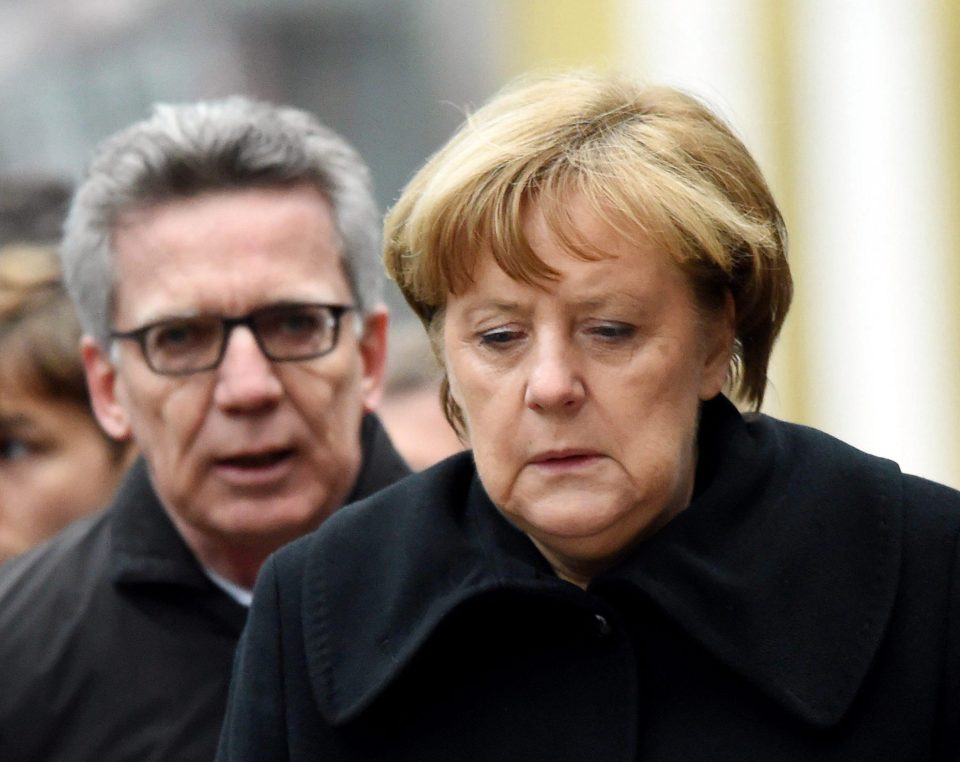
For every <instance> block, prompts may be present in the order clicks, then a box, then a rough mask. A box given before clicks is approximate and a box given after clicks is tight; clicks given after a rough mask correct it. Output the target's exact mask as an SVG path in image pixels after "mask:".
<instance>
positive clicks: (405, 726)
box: [218, 75, 960, 762]
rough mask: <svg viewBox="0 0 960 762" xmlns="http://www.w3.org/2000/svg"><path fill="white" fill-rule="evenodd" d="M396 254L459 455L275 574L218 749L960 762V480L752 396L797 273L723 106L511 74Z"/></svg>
mask: <svg viewBox="0 0 960 762" xmlns="http://www.w3.org/2000/svg"><path fill="white" fill-rule="evenodd" d="M384 237H385V240H386V260H387V270H388V273H389V274H390V275H392V276H393V277H394V278H395V280H396V282H397V284H398V285H399V287H400V289H401V291H402V292H403V294H404V296H405V297H406V298H407V300H408V302H409V303H410V304H411V306H412V307H413V308H414V310H415V311H416V312H417V314H418V315H419V316H420V318H421V320H422V321H423V323H424V326H425V328H426V330H427V332H428V334H429V335H430V337H431V339H432V341H433V342H434V345H435V346H436V347H437V350H438V354H439V356H440V357H441V358H442V361H443V367H444V371H445V380H446V384H445V396H446V399H447V410H448V411H449V412H450V417H451V421H452V422H453V423H454V425H455V426H456V427H457V428H458V430H459V431H460V432H461V433H462V434H463V436H464V438H465V440H466V441H467V442H468V443H469V446H470V448H471V450H472V451H471V452H468V453H464V454H462V455H455V456H453V457H451V458H448V459H447V460H445V461H443V462H442V463H439V464H437V465H436V466H434V467H433V468H430V469H427V470H426V471H423V472H421V473H419V474H415V475H413V476H412V477H410V478H408V479H406V480H404V481H403V482H401V483H399V484H397V485H394V486H393V487H391V488H388V489H386V490H384V491H382V492H380V493H379V494H377V495H374V496H373V497H371V498H369V499H367V500H364V501H362V502H360V503H358V504H357V505H354V506H352V507H351V510H349V511H344V512H343V513H340V514H338V515H336V516H334V517H333V518H332V519H331V520H330V521H329V522H327V523H326V524H325V525H324V526H323V527H321V528H320V529H319V530H318V531H317V532H315V533H313V534H312V535H310V536H309V537H307V538H304V539H302V540H300V541H298V542H296V543H292V544H291V545H289V546H288V547H286V548H284V549H283V550H281V551H280V552H278V553H276V554H275V555H274V556H273V557H272V558H271V560H270V562H269V563H268V564H267V565H266V566H264V569H263V572H262V573H261V575H260V577H259V579H258V581H257V590H256V594H255V599H254V606H253V609H252V611H251V613H250V619H249V621H248V623H247V628H246V630H245V633H244V636H243V640H242V642H241V645H240V647H239V650H238V653H237V660H236V667H235V678H234V682H233V685H232V686H231V696H230V703H229V709H228V712H227V719H226V721H225V723H224V731H223V738H222V739H221V745H220V751H219V755H218V759H219V760H222V761H223V762H227V761H229V762H241V761H246V760H249V761H250V762H253V760H264V759H323V760H338V761H339V762H346V760H350V761H351V762H358V761H359V760H369V761H373V760H391V761H392V762H400V761H401V760H411V761H412V760H418V761H422V760H457V761H458V762H466V761H467V760H484V761H486V760H525V761H528V762H529V761H532V760H543V761H544V762H548V761H549V762H567V761H571V762H572V761H577V762H585V761H588V760H603V762H619V761H621V760H622V761H623V762H628V761H633V760H669V761H670V762H681V761H682V760H689V761H691V762H692V761H694V760H696V761H697V762H699V761H701V760H711V762H719V761H720V760H729V761H731V762H732V761H734V760H736V761H737V762H740V761H741V760H776V761H777V762H787V761H793V762H800V761H801V760H803V761H804V762H806V761H809V760H818V762H825V761H827V760H835V761H836V762H841V761H843V762H846V761H847V760H898V761H900V762H905V761H906V760H915V761H917V762H919V761H920V760H925V761H929V760H941V761H942V762H948V761H951V762H955V760H957V759H960V637H958V636H960V493H958V492H957V491H955V490H953V489H950V488H948V487H946V486H943V485H939V484H936V483H933V482H930V481H927V480H924V479H921V478H918V477H916V476H910V475H905V474H903V473H902V472H901V470H900V468H899V467H898V466H897V464H896V463H893V462H891V461H889V460H885V459H883V458H879V457H875V456H873V455H868V454H866V453H864V452H861V451H859V450H856V449H855V448H853V447H850V446H849V445H847V444H844V443H843V442H840V441H838V440H836V439H834V438H832V437H830V436H829V435H827V434H824V433H822V432H818V431H815V430H813V429H810V428H807V427H803V426H798V425H795V424H790V423H786V422H783V421H778V420H775V419H773V418H770V417H767V416H764V415H760V414H758V413H742V412H741V410H740V409H738V407H736V406H735V405H734V403H733V401H732V400H734V399H736V400H739V401H740V402H741V404H742V405H743V406H744V407H746V408H750V409H753V410H756V409H758V408H759V407H760V404H761V402H762V399H763V395H764V391H765V388H766V384H767V364H768V361H769V357H770V352H771V349H772V347H773V344H774V341H775V339H776V337H777V335H778V333H779V330H780V327H781V325H782V323H783V320H784V317H785V316H786V313H787V309H788V307H789V304H790V300H791V295H792V280H791V275H790V268H789V266H788V263H787V258H786V231H785V228H784V224H783V220H782V218H781V215H780V212H779V210H778V208H777V205H776V203H775V201H774V199H773V197H772V196H771V194H770V191H769V189H768V187H767V184H766V181H765V180H764V178H763V176H762V174H761V172H760V170H759V168H758V167H757V165H756V163H755V162H754V161H753V159H752V157H751V156H750V155H749V153H748V152H747V150H746V148H745V147H744V146H743V144H742V143H741V142H740V140H739V139H738V138H737V137H736V136H735V135H734V133H733V132H732V131H731V129H730V128H729V127H728V126H727V125H726V124H725V123H724V122H722V121H721V120H720V119H719V118H718V117H717V116H716V115H715V114H714V113H713V112H711V111H710V110H709V109H708V108H706V107H705V106H704V105H703V104H701V103H700V102H699V101H697V100H696V99H694V98H692V97H690V96H688V95H686V94H684V93H681V92H678V91H676V90H673V89H670V88H658V87H646V86H640V85H635V84H634V83H631V82H629V81H625V80H621V79H617V78H613V77H609V78H608V77H591V76H581V75H567V76H559V75H558V76H555V77H552V78H547V79H543V80H537V81H533V82H524V83H522V84H519V85H516V86H514V87H513V88H510V89H509V90H508V91H506V92H504V93H501V94H500V95H499V96H497V97H495V98H494V100H493V101H492V102H490V103H489V104H487V105H486V106H485V107H483V108H482V109H480V110H479V111H477V112H476V113H475V114H473V115H471V116H470V117H469V118H468V119H467V121H466V122H465V124H464V125H463V127H462V128H461V129H460V131H459V132H458V133H457V134H456V135H455V136H454V138H453V139H452V140H451V141H450V142H449V143H448V144H447V145H446V146H445V147H444V148H442V149H441V150H440V151H439V152H438V153H437V154H436V155H434V156H433V157H432V158H431V159H430V160H429V161H428V163H427V164H426V165H425V167H424V168H423V169H422V170H421V171H420V172H418V173H417V174H416V175H415V176H414V178H413V179H412V180H411V182H410V183H409V184H408V186H407V187H406V189H405V190H404V191H403V193H402V194H401V196H400V198H399V200H398V201H397V203H396V205H395V206H394V208H393V210H392V211H391V212H390V213H389V214H388V216H387V220H386V226H385V231H384ZM877 412H878V415H882V414H883V411H877Z"/></svg>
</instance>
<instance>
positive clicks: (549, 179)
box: [384, 73, 793, 431]
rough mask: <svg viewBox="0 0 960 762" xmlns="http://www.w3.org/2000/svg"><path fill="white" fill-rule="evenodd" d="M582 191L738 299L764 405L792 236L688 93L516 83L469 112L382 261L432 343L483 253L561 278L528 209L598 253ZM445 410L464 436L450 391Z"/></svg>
mask: <svg viewBox="0 0 960 762" xmlns="http://www.w3.org/2000/svg"><path fill="white" fill-rule="evenodd" d="M574 195H576V196H578V197H580V198H584V199H586V201H587V202H588V203H589V204H590V206H591V209H592V211H594V212H595V213H596V215H597V216H598V217H599V218H600V219H601V220H603V221H605V222H606V223H607V224H609V225H610V226H611V227H612V228H613V229H614V230H616V231H617V232H618V233H619V234H620V235H622V236H624V237H626V238H627V239H630V238H640V237H643V238H644V239H646V240H650V241H652V242H653V243H654V244H655V245H657V246H658V247H659V248H661V249H663V250H664V251H666V252H668V253H669V254H670V255H671V256H672V257H673V258H674V260H675V261H676V262H677V264H678V265H679V266H680V267H681V269H682V270H683V271H684V272H685V273H686V275H687V277H688V279H689V283H690V285H691V287H692V289H693V292H694V294H695V295H696V297H697V300H698V303H699V305H700V306H701V308H702V309H704V310H711V309H714V308H717V307H719V306H720V305H722V304H723V303H724V301H725V299H726V294H727V293H728V292H729V293H730V294H731V296H732V297H733V301H734V304H735V307H736V342H735V348H734V357H733V359H732V361H731V374H730V389H731V391H732V393H733V395H734V396H735V397H737V398H738V399H740V400H741V401H743V402H746V403H748V404H751V405H753V406H754V407H757V408H758V407H759V406H760V404H761V402H762V401H763V394H764V390H765V387H766V382H767V365H768V362H769V358H770V352H771V350H772V348H773V343H774V341H775V339H776V337H777V334H778V333H779V331H780V328H781V326H782V324H783V320H784V317H785V316H786V313H787V309H788V307H789V304H790V299H791V296H792V288H793V287H792V280H791V276H790V269H789V267H788V264H787V259H786V230H785V228H784V224H783V219H782V217H781V215H780V211H779V210H778V208H777V205H776V203H775V201H774V199H773V197H772V195H771V193H770V190H769V188H768V187H767V184H766V181H765V180H764V178H763V175H762V174H761V172H760V169H759V168H758V167H757V164H756V162H755V161H754V160H753V158H752V157H751V156H750V154H749V153H748V152H747V149H746V148H745V147H744V145H743V144H742V143H741V141H740V140H739V139H738V138H737V137H736V135H734V133H733V131H732V130H731V129H730V127H728V126H727V125H726V124H725V123H724V122H723V121H722V120H721V119H720V118H719V117H717V116H716V115H715V114H714V113H712V112H711V111H710V110H709V109H708V108H707V107H705V106H704V105H703V104H702V103H700V102H699V101H698V100H697V99H695V98H693V97H691V96H689V95H687V94H684V93H682V92H680V91H678V90H675V89H672V88H667V87H652V86H643V85H638V84H635V83H632V82H630V81H627V80H624V79H620V78H615V77H602V76H594V75H590V74H579V73H577V74H563V75H556V76H550V77H545V78H538V79H535V80H526V79H525V80H521V81H519V82H517V83H515V84H513V85H512V86H510V87H508V88H507V89H505V90H504V91H502V92H501V93H500V94H499V95H497V96H496V97H494V98H493V100H491V101H490V102H489V103H488V104H487V105H485V106H484V107H482V108H481V109H479V110H478V111H476V112H475V113H474V114H472V115H471V116H469V117H468V118H467V120H466V121H465V122H464V124H463V125H462V126H461V127H460V129H459V130H458V131H457V133H456V134H455V135H454V136H453V138H452V139H451V140H450V141H449V142H448V143H447V144H446V145H445V146H444V147H443V148H442V149H441V150H440V151H439V152H437V153H436V154H435V155H434V156H433V157H431V159H430V160H429V161H428V162H427V164H426V165H425V166H424V167H423V168H422V169H421V170H420V171H419V172H418V173H417V174H416V175H415V176H414V177H413V179H412V180H411V181H410V183H409V184H408V185H407V187H406V188H405V189H404V191H403V193H402V194H401V196H400V198H399V200H398V201H397V203H396V204H395V205H394V206H393V208H392V209H391V210H390V212H389V213H388V215H387V218H386V226H385V231H384V238H385V261H386V267H387V271H388V273H389V274H390V276H391V277H392V278H393V279H394V280H395V281H396V283H397V285H398V286H399V287H400V290H401V292H402V293H403V295H404V297H405V298H406V300H407V302H408V303H409V304H410V305H411V307H412V308H413V309H414V311H415V312H416V313H417V315H418V316H419V317H420V319H421V320H422V321H423V323H424V325H425V326H426V327H427V330H428V332H429V333H430V334H431V336H432V337H433V338H434V339H436V337H437V336H438V335H439V330H440V324H441V322H442V320H441V318H442V312H443V308H444V305H445V302H446V298H447V294H448V293H458V292H460V291H461V290H462V289H463V288H464V287H466V286H467V285H468V284H469V282H470V279H471V276H472V272H473V268H474V266H475V263H476V261H477V258H478V256H479V254H480V253H481V252H482V251H490V252H491V253H492V255H493V256H494V258H495V259H496V262H497V264H498V265H499V266H500V267H501V268H502V269H503V271H504V272H505V273H507V274H508V275H509V276H510V277H512V278H515V279H517V280H519V281H522V282H528V283H533V282H537V281H541V280H543V279H548V280H549V279H551V278H555V277H556V275H557V273H556V272H555V271H554V270H552V268H550V267H548V266H547V265H546V264H545V263H544V262H543V261H541V260H540V259H539V258H538V257H537V256H536V254H535V253H534V252H533V251H532V249H531V247H530V245H529V244H528V242H527V240H526V238H525V236H524V233H523V223H524V214H525V211H526V210H527V209H529V208H530V206H531V205H536V206H537V207H538V208H539V209H540V211H541V212H542V213H543V215H544V216H545V218H546V220H547V223H548V225H549V226H550V227H551V229H552V230H553V231H554V232H555V233H556V234H557V236H558V238H559V239H560V240H561V242H562V243H563V244H564V246H565V247H566V248H568V249H569V250H570V252H571V254H573V255H574V256H579V257H581V258H584V259H595V258H598V257H602V256H603V252H598V251H595V250H592V249H591V247H590V244H589V242H588V241H584V240H582V239H581V238H580V237H579V236H578V233H577V230H576V228H575V226H574V224H573V221H572V219H571V216H570V213H569V201H570V199H571V197H573V196H574ZM444 404H445V408H446V410H447V415H448V417H449V418H450V419H451V423H453V424H454V426H455V427H456V428H458V430H461V431H462V423H463V421H462V417H461V413H460V411H459V410H458V409H457V407H456V405H455V403H453V401H452V398H451V397H450V395H449V392H448V390H447V388H446V386H445V387H444Z"/></svg>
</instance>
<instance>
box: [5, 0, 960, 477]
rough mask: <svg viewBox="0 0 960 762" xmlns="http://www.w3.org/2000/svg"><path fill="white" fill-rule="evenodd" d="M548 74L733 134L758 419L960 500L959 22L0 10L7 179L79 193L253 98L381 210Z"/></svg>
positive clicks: (938, 16) (350, 10)
mask: <svg viewBox="0 0 960 762" xmlns="http://www.w3.org/2000/svg"><path fill="white" fill-rule="evenodd" d="M557 66H585V67H591V68H599V69H604V70H618V71H623V72H626V73H628V74H631V75H634V76H636V77H639V78H643V79H647V80H650V81H656V82H664V83H669V84H674V85H678V86H681V87H683V88H685V89H688V90H690V91H692V92H694V93H696V94H698V95H700V96H701V97H703V98H704V99H705V100H707V101H708V102H709V103H710V104H711V105H713V106H714V107H715V108H716V109H718V110H719V111H720V112H721V113H722V114H723V115H724V116H726V117H727V119H728V120H729V121H730V122H732V124H733V125H734V126H735V127H736V129H737V130H738V131H739V132H740V134H741V135H742V136H743V137H744V139H745V141H746V142H747V144H748V146H749V147H750V148H751V149H752V150H753V152H754V154H755V155H756V156H757V157H758V159H759V161H760V163H761V165H762V166H763V168H764V169H765V171H766V172H767V175H768V177H769V178H770V180H771V183H772V185H773V187H774V191H775V193H776V195H777V197H778V198H779V199H780V202H781V206H782V208H783V210H784V213H785V216H786V218H787V223H788V226H789V228H790V231H791V240H792V254H791V260H792V264H793V268H794V274H795V278H796V286H797V296H796V300H795V303H794V307H793V310H792V312H791V315H790V316H789V317H788V320H787V327H786V329H785V334H784V336H783V338H782V339H781V342H780V345H779V348H778V349H777V351H776V353H775V356H774V367H773V370H772V374H771V376H772V386H771V389H770V391H769V392H768V400H767V403H766V409H767V410H768V411H769V412H771V413H773V414H776V415H778V416H780V417H783V418H786V419H789V420H793V421H798V422H802V423H808V424H810V425H813V426H816V427H818V428H821V429H823V430H825V431H827V432H830V433H832V434H835V435H836V436H839V437H841V438H842V439H845V440H847V441H849V442H851V443H853V444H854V445H857V446H859V447H861V448H862V449H864V450H867V451H869V452H873V453H877V454H881V455H885V456H888V457H890V458H893V459H895V460H897V461H899V462H900V463H901V465H902V466H903V468H904V469H905V470H907V471H910V472H913V473H918V474H921V475H924V476H928V477H930V478H934V479H937V480H939V481H943V482H946V483H948V484H951V485H953V486H956V487H960V308H958V303H960V214H958V210H960V0H312V1H311V0H229V1H228V0H206V1H205V2H203V3H199V2H195V0H31V1H30V2H24V1H23V0H0V103H2V104H3V108H2V109H0V172H27V173H33V172H43V173H51V174H66V175H67V176H69V177H76V176H77V175H78V174H79V172H80V171H81V169H82V166H83V162H84V160H85V158H86V156H87V155H88V153H89V151H90V149H91V148H92V146H93V145H94V144H95V143H96V142H97V141H98V140H99V139H100V138H102V137H103V136H105V135H106V134H108V133H110V132H112V131H113V130H115V129H117V128H119V127H120V126H123V125H124V124H126V123H128V122H130V121H133V120H134V119H137V118H139V117H141V116H143V115H145V114H146V113H147V110H148V108H149V105H150V104H151V103H153V102H155V101H176V100H186V99H194V98H200V97H213V96H219V95H225V94H229V93H234V92H242V93H247V94H250V95H253V96H257V97H262V98H266V99H270V100H275V101H281V102H287V103H292V104H295V105H298V106H300V107H303V108H308V109H310V110H312V111H314V112H315V113H317V114H318V115H319V116H320V117H321V118H322V119H323V120H325V121H326V122H328V123H329V124H330V125H331V126H333V127H334V128H335V129H338V130H340V131H341V132H343V133H344V134H345V135H347V136H348V137H349V138H350V139H351V140H352V141H353V142H354V143H355V144H356V145H357V147H358V148H359V149H360V150H361V151H362V152H363V154H364V155H365V156H366V158H367V160H368V161H369V163H370V164H371V167H372V169H373V171H374V175H375V178H376V182H377V187H378V197H379V199H380V202H381V205H382V206H383V207H384V208H386V207H387V206H388V205H389V204H390V202H391V201H392V199H393V198H395V197H396V195H397V193H398V192H399V189H400V188H401V187H402V185H403V183H404V182H405V181H406V180H407V178H409V176H410V175H411V173H412V172H413V171H414V170H415V169H416V167H417V166H418V165H419V164H420V163H421V162H422V161H423V160H424V159H425V158H426V157H427V156H428V155H429V154H430V153H431V152H432V151H433V150H434V149H436V148H437V147H438V146H439V145H440V144H441V143H442V142H443V141H444V140H445V139H446V137H447V136H448V135H449V134H450V132H451V131H452V130H453V129H454V128H455V126H456V125H457V123H458V122H459V121H460V119H461V117H462V115H463V113H464V110H465V109H467V108H469V107H470V106H472V105H477V104H479V103H481V102H482V101H483V100H484V99H485V98H486V97H487V96H488V95H489V94H490V93H492V92H493V91H495V90H496V89H497V88H498V87H500V86H501V85H502V84H503V83H505V82H506V81H507V80H509V79H510V78H511V77H512V76H514V75H516V74H518V73H521V72H525V71H528V70H533V69H542V68H545V67H557ZM391 299H392V304H393V306H394V309H395V315H396V321H397V326H398V331H400V330H404V329H405V327H406V326H408V325H409V322H410V318H409V315H408V313H407V312H406V308H405V306H404V305H403V304H402V303H401V301H400V300H399V299H398V298H396V297H395V296H393V295H392V296H391ZM404 341H407V339H406V337H405V338H404ZM399 343H400V342H398V344H399ZM411 351H412V350H411Z"/></svg>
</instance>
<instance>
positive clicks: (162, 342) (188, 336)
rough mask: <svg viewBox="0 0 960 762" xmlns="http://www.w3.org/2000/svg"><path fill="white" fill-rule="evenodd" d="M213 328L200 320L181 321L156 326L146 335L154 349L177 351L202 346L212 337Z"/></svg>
mask: <svg viewBox="0 0 960 762" xmlns="http://www.w3.org/2000/svg"><path fill="white" fill-rule="evenodd" d="M215 332H216V331H215V329H214V328H212V324H211V325H207V324H205V323H200V322H192V321H182V322H176V323H166V324H164V325H158V326H156V327H155V328H154V329H153V330H152V331H151V332H150V333H149V335H148V341H149V343H150V345H151V346H152V347H153V348H154V349H158V350H160V351H163V352H179V351H183V350H187V349H194V348H196V347H200V346H204V345H206V343H207V342H208V341H209V340H210V339H211V338H213V335H214V334H215Z"/></svg>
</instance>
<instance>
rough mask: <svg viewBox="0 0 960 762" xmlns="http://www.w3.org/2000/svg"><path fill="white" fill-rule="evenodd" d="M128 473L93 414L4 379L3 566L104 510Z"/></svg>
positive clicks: (0, 441) (14, 378)
mask: <svg viewBox="0 0 960 762" xmlns="http://www.w3.org/2000/svg"><path fill="white" fill-rule="evenodd" d="M78 362H79V358H78ZM4 370H6V369H4ZM126 465H127V459H126V458H124V457H122V456H120V455H119V453H118V450H117V449H116V448H115V447H114V446H113V445H112V444H111V443H110V442H109V441H108V439H107V438H106V436H105V435H104V434H103V432H102V431H101V430H100V428H99V426H98V425H97V423H96V420H95V419H94V418H93V414H92V412H91V411H90V410H89V409H88V408H84V407H82V406H80V405H78V404H76V403H74V402H71V401H67V400H63V399H56V398H52V397H48V396H44V395H42V394H39V393H38V392H37V391H36V385H35V384H30V383H28V381H27V380H26V379H25V378H23V377H22V376H21V375H19V374H17V373H10V372H0V563H2V562H3V561H5V560H7V559H8V558H10V557H11V556H14V555H17V554H19V553H22V552H23V551H25V550H28V549H29V548H30V547H32V546H34V545H36V544H37V543H39V542H41V541H43V540H45V539H47V538H48V537H50V536H52V535H54V534H55V533H56V532H58V531H59V530H60V529H62V528H63V527H65V526H66V525H67V524H69V523H70V522H72V521H74V520H75V519H78V518H81V517H82V516H86V515H88V514H90V513H92V512H94V511H96V510H97V509H99V508H101V507H103V506H104V505H105V504H106V503H107V502H108V501H109V499H110V497H111V495H112V493H113V491H114V490H115V489H116V486H117V484H118V482H119V480H120V477H121V475H122V473H123V471H124V469H125V467H126Z"/></svg>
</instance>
